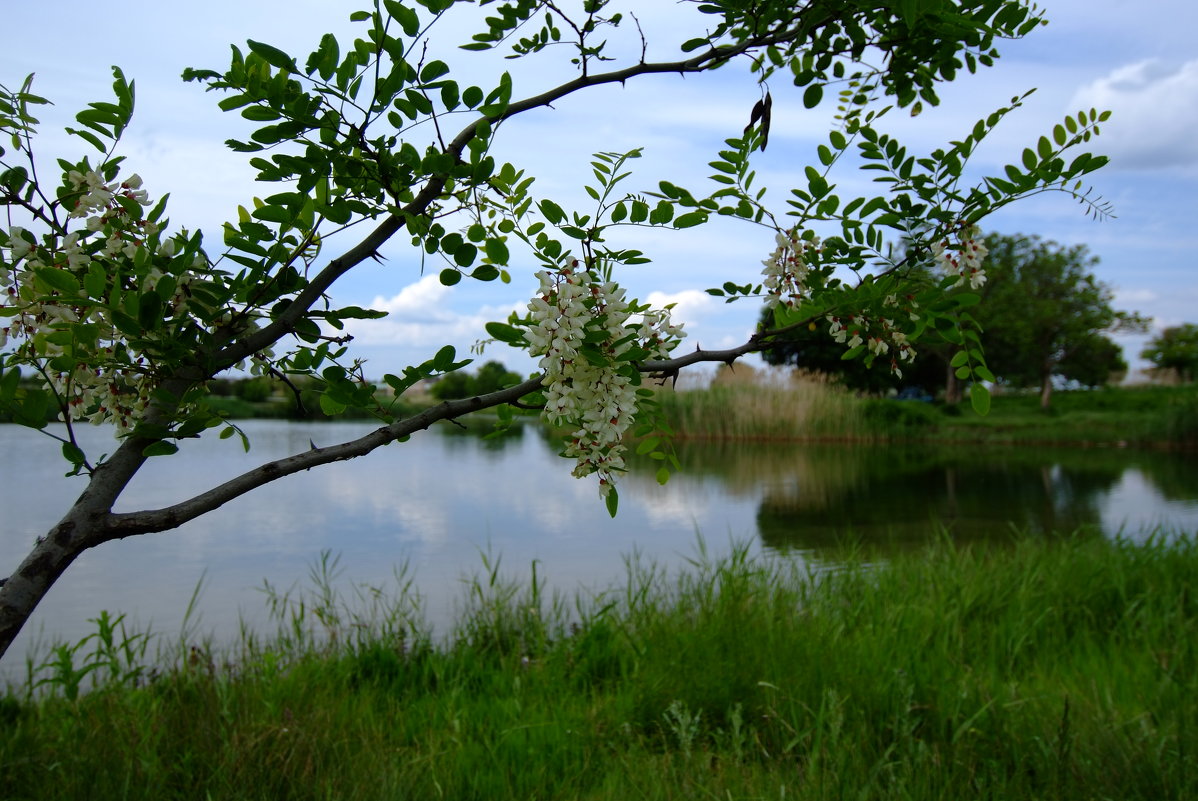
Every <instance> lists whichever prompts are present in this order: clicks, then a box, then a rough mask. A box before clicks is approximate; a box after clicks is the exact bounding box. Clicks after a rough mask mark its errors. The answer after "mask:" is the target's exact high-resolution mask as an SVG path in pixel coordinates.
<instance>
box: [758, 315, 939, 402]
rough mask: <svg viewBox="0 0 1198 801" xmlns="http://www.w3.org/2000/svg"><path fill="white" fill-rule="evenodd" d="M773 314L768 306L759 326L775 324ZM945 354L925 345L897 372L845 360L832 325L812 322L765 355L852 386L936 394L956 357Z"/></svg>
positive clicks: (769, 361) (872, 390)
mask: <svg viewBox="0 0 1198 801" xmlns="http://www.w3.org/2000/svg"><path fill="white" fill-rule="evenodd" d="M773 317H774V314H773V310H772V309H768V308H767V309H765V310H764V311H763V312H762V315H761V322H760V326H759V327H761V328H763V329H764V328H770V327H772V326H773ZM945 353H947V356H942V357H940V358H938V357H937V354H934V353H931V352H929V351H927V350H925V349H924V348H923V347H921V348H920V356H919V358H917V359H915V361H913V362H912V363H910V364H904V365H903V368H902V372H901V374H895V373H892V372H890V371H889V370H879V369H875V368H874V367H872V366H869V365H866V363H865V362H864V361H863V360H861V359H845V358H844V354H845V348H844V345H843V344H841V343H838V342H837V341H836V340H835V339H833V338H832V337H831V336H830V335H829V334H828V326H827V325H817V324H815V323H812V324H811V325H810V326H807V327H803V328H798V329H795V330H792V331H787V332H786V335H785V336H784V337H779V338H778V339H776V340H775V345H774V346H773V347H772V348H771V349H769V350H766V351H763V352H762V354H761V356H762V358H763V359H764V360H765V362H766V364H771V365H775V366H781V365H791V366H793V367H796V368H799V369H801V370H810V371H812V372H816V373H823V374H824V375H827V376H831V377H833V378H835V379H836V380H837V381H839V382H840V383H841V384H843V385H844V386H846V387H848V388H849V389H854V390H857V391H859V392H869V393H873V394H882V393H885V392H887V391H889V390H892V389H902V388H903V387H919V388H921V389H924V390H927V391H928V392H933V393H935V392H937V391H939V390H941V389H943V388H944V385H945V376H946V374H947V371H946V367H947V361H946V359H947V358H949V357H951V356H952V354H951V353H948V352H947V351H945Z"/></svg>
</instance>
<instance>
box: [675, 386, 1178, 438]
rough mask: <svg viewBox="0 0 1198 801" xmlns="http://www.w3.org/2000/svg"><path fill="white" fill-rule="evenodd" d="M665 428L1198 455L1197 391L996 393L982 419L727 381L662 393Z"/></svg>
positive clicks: (701, 433)
mask: <svg viewBox="0 0 1198 801" xmlns="http://www.w3.org/2000/svg"><path fill="white" fill-rule="evenodd" d="M658 397H659V401H660V403H661V406H662V409H663V411H664V413H665V416H666V419H667V420H669V421H670V424H671V425H672V426H674V427H675V429H676V430H677V431H678V432H679V434H680V435H681V436H683V437H692V438H707V439H796V440H838V439H839V440H854V441H878V440H895V439H909V440H932V441H944V442H984V443H994V444H1019V443H1059V444H1094V445H1120V446H1124V445H1155V446H1168V447H1184V448H1195V447H1198V386H1179V387H1110V388H1107V389H1101V390H1077V391H1069V392H1065V391H1062V392H1057V393H1055V394H1054V395H1053V401H1052V407H1051V409H1050V410H1049V411H1047V412H1045V411H1042V410H1041V409H1040V407H1039V397H1038V396H1036V395H1028V394H1017V393H1012V392H999V393H995V395H994V397H993V400H992V406H991V410H990V413H989V414H988V415H986V416H985V417H981V416H979V415H977V414H975V413H974V412H973V410H972V409H971V408H970V406H969V403H968V401H966V402H965V403H963V404H961V405H960V406H945V405H943V404H931V403H922V402H919V401H899V400H890V399H878V398H861V397H857V396H856V395H854V394H853V393H851V392H848V391H846V390H844V389H842V388H840V387H837V386H836V385H835V384H832V383H829V382H827V381H826V380H821V379H819V378H818V377H810V376H798V377H794V378H778V377H773V378H762V377H761V376H759V375H755V374H752V373H747V374H746V375H745V376H744V377H742V378H737V377H736V376H735V375H732V376H729V375H724V376H722V377H721V379H720V380H719V381H717V382H715V383H713V385H712V386H711V387H710V388H708V389H698V390H681V391H674V390H670V389H663V390H662V391H661V392H660V393H659V395H658Z"/></svg>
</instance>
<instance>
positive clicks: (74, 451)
mask: <svg viewBox="0 0 1198 801" xmlns="http://www.w3.org/2000/svg"><path fill="white" fill-rule="evenodd" d="M62 458H64V459H66V460H67V461H68V462H70V463H71V464H75V465H81V464H83V463H84V462H86V461H87V456H86V455H85V454H84V453H83V451H82V450H80V449H79V446H78V445H76V444H75V443H73V442H64V443H62Z"/></svg>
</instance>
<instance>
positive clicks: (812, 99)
mask: <svg viewBox="0 0 1198 801" xmlns="http://www.w3.org/2000/svg"><path fill="white" fill-rule="evenodd" d="M823 99H824V87H823V85H821V84H818V83H813V84H811V85H810V86H808V87H807V89H806V91H804V92H803V106H804V108H815V107H816V106H818V105H819V103H820V101H821V100H823Z"/></svg>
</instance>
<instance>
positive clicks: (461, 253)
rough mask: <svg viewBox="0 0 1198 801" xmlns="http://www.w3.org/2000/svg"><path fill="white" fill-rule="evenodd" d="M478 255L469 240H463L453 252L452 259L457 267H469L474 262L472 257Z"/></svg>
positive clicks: (476, 249)
mask: <svg viewBox="0 0 1198 801" xmlns="http://www.w3.org/2000/svg"><path fill="white" fill-rule="evenodd" d="M477 255H478V248H477V247H475V246H474V245H471V244H470V243H469V242H463V243H462V244H461V245H460V246H458V249H457V250H455V251H454V252H453V261H454V263H455V264H457V265H458V266H459V267H469V266H470V265H471V264H473V263H474V257H475V256H477Z"/></svg>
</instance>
